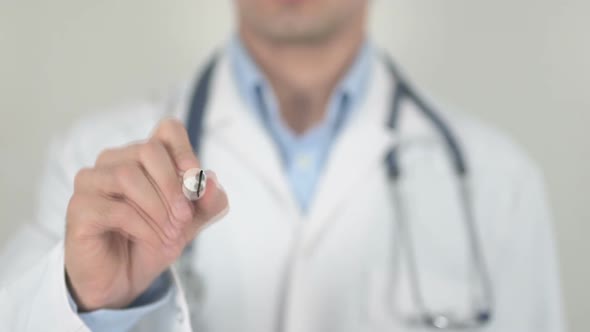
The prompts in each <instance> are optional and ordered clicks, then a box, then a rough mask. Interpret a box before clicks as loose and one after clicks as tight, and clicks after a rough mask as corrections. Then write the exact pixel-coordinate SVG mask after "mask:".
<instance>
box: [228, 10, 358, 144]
mask: <svg viewBox="0 0 590 332" xmlns="http://www.w3.org/2000/svg"><path fill="white" fill-rule="evenodd" d="M357 24H358V25H359V26H364V22H351V24H350V25H351V28H349V29H348V30H349V31H343V32H342V33H341V34H338V35H335V36H333V38H332V39H330V40H325V41H323V42H316V43H309V44H296V45H294V44H280V43H272V42H269V41H267V40H264V39H261V38H259V37H258V36H256V35H255V34H253V33H250V32H249V31H248V29H246V28H243V27H242V28H241V29H240V37H241V38H242V41H243V42H244V44H245V46H246V48H247V49H248V51H249V52H250V54H251V55H252V57H253V58H254V60H255V61H256V63H257V65H258V66H259V67H260V68H261V70H262V71H263V72H264V73H265V75H266V76H267V78H268V79H269V81H270V84H271V85H272V88H273V91H274V92H275V94H276V97H277V99H278V103H279V107H280V111H281V116H282V118H283V120H284V121H285V122H286V123H287V125H288V126H289V127H290V128H291V129H292V130H293V131H294V132H295V133H297V134H302V133H304V132H305V131H306V130H308V129H310V128H311V127H313V126H314V125H316V124H317V123H319V122H321V121H322V120H323V118H324V116H325V113H326V109H327V105H328V102H329V99H330V96H331V94H332V91H333V90H334V88H335V86H336V84H337V83H338V81H339V80H340V79H341V78H342V77H343V76H344V75H345V74H346V71H347V69H348V68H349V67H350V65H351V64H352V62H353V61H354V59H355V56H356V55H357V53H358V51H359V50H360V48H361V46H362V43H363V41H364V38H365V32H364V30H363V29H360V28H358V27H355V25H357Z"/></svg>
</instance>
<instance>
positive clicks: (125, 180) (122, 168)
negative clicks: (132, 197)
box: [113, 164, 141, 188]
mask: <svg viewBox="0 0 590 332" xmlns="http://www.w3.org/2000/svg"><path fill="white" fill-rule="evenodd" d="M139 172H141V171H140V170H139V168H138V167H137V166H135V165H131V164H124V165H119V166H117V167H116V168H115V169H114V174H113V175H114V180H115V183H116V184H117V186H118V187H121V188H127V186H129V185H132V184H133V183H135V181H137V177H138V174H139Z"/></svg>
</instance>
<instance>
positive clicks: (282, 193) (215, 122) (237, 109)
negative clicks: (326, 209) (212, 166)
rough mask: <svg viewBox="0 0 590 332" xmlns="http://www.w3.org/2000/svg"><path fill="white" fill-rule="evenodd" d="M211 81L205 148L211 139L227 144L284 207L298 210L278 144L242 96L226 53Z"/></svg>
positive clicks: (205, 129) (244, 165)
mask: <svg viewBox="0 0 590 332" xmlns="http://www.w3.org/2000/svg"><path fill="white" fill-rule="evenodd" d="M211 84H212V85H211V87H212V89H211V90H210V91H211V92H210V93H211V95H210V97H209V98H210V99H209V105H208V108H207V112H206V118H205V128H204V133H203V134H204V135H205V139H206V141H205V142H204V144H203V149H204V150H205V149H207V146H208V144H207V140H214V141H216V142H218V143H219V144H223V145H225V146H227V148H228V149H229V150H231V153H233V154H235V155H236V156H239V159H240V160H241V161H242V162H243V167H248V168H251V169H252V171H253V173H254V174H256V175H257V176H258V177H260V179H261V183H263V184H264V185H266V186H268V188H269V189H270V190H271V191H272V192H273V194H274V196H275V197H276V198H277V199H278V201H279V204H281V205H282V206H281V208H283V209H284V208H288V209H296V205H295V202H294V198H293V197H292V195H291V192H290V190H289V186H288V183H287V180H286V177H285V176H284V174H283V171H282V165H281V160H280V155H279V153H278V151H277V147H276V146H275V144H274V143H273V141H272V139H271V137H270V136H269V135H267V131H266V130H265V128H264V127H263V125H262V123H261V122H260V121H258V119H256V118H255V116H254V115H253V114H254V113H253V112H251V110H249V109H248V106H247V104H246V103H245V102H244V101H243V98H242V97H241V96H240V95H239V92H238V90H237V87H236V84H235V82H234V79H233V75H232V73H231V68H230V66H229V62H228V59H227V57H226V56H222V57H221V58H220V61H219V63H218V65H217V67H216V69H215V73H214V76H213V80H212V82H211ZM204 162H205V165H206V160H205V161H204ZM241 166H242V165H241ZM291 212H293V211H291Z"/></svg>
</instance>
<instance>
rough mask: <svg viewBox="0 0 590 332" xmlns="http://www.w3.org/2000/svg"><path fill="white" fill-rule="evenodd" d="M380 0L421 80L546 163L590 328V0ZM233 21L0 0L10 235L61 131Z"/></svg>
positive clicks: (221, 0)
mask: <svg viewBox="0 0 590 332" xmlns="http://www.w3.org/2000/svg"><path fill="white" fill-rule="evenodd" d="M373 2H374V4H373V15H372V22H371V31H372V33H373V36H374V39H375V40H376V41H378V42H379V43H380V44H381V45H383V46H384V47H386V48H388V49H389V50H391V52H392V53H393V54H394V55H395V57H396V58H397V59H398V61H399V62H401V63H402V64H403V65H404V67H405V69H406V71H407V72H409V73H410V76H412V77H413V78H414V80H415V81H416V82H417V83H418V85H420V86H421V87H422V88H424V89H426V90H427V91H428V92H429V93H430V94H431V95H434V96H438V97H440V98H442V99H444V100H445V101H446V102H447V103H450V104H453V105H455V106H458V107H459V108H461V109H463V110H466V111H467V112H470V113H472V114H474V115H476V116H478V117H480V118H481V119H484V120H487V121H488V122H490V123H492V124H494V125H495V126H496V127H499V128H500V129H502V130H504V131H506V132H508V133H509V134H511V135H512V136H513V137H514V138H515V139H516V140H517V141H518V142H520V143H521V144H522V145H524V146H525V148H526V149H527V150H528V151H529V152H530V154H531V156H532V157H533V158H534V159H535V160H536V161H538V162H539V163H540V164H541V165H542V167H543V169H544V170H545V174H546V177H547V182H548V189H549V196H550V199H551V203H552V205H553V207H554V211H555V228H556V233H557V238H558V244H559V250H560V258H561V268H562V276H563V285H564V290H565V297H566V302H567V308H566V309H567V312H568V318H569V319H568V320H569V322H570V327H571V330H572V331H588V330H590V324H589V323H588V321H589V320H588V316H587V314H589V313H590V310H589V308H590V305H589V304H588V302H589V301H590V297H589V294H590V291H589V287H588V283H589V282H590V264H589V263H588V254H589V253H590V244H589V242H588V241H586V239H587V237H588V234H589V233H590V200H589V198H590V189H589V188H590V177H589V175H588V173H589V172H590V134H589V133H588V130H587V127H588V126H589V124H590V96H589V94H588V88H589V87H590V37H589V36H588V32H589V31H590V2H588V1H584V0H552V1H549V0H497V1H473V0H446V1H441V0H375V1H373ZM232 22H233V18H232V3H231V1H230V0H217V1H213V0H210V1H205V0H168V1H154V0H126V1H114V0H109V1H83V0H52V1H41V0H24V1H17V0H0V112H1V115H0V202H1V203H0V242H1V241H3V240H5V239H6V238H8V237H9V236H10V234H11V232H13V231H14V230H15V228H16V226H17V225H18V224H19V223H22V222H24V221H26V220H28V219H30V218H31V216H32V215H33V213H34V197H35V187H36V183H37V181H38V177H39V172H40V170H41V169H42V167H43V158H44V157H43V153H44V150H45V147H46V144H47V141H48V139H49V138H50V137H52V136H54V135H55V134H57V133H59V132H60V131H61V130H63V129H65V128H67V127H68V126H69V125H71V123H72V122H73V121H74V120H75V119H76V118H79V117H80V116H82V115H83V114H85V113H88V112H94V111H96V110H100V109H104V108H105V107H108V106H111V105H114V104H116V103H117V102H118V101H122V100H124V99H128V98H130V97H138V96H142V95H146V94H147V93H149V92H153V91H158V90H162V89H165V88H167V87H169V86H171V85H172V84H174V83H176V82H178V81H180V80H184V79H187V78H189V77H190V75H191V73H193V71H194V70H195V68H197V65H198V64H199V63H200V61H201V60H202V59H203V58H204V57H205V56H206V55H207V54H209V52H210V50H211V49H212V48H213V47H215V46H216V45H219V44H220V42H221V41H223V40H225V39H227V37H228V35H229V33H230V32H231V31H232V28H233V23H232ZM2 268H6V267H2Z"/></svg>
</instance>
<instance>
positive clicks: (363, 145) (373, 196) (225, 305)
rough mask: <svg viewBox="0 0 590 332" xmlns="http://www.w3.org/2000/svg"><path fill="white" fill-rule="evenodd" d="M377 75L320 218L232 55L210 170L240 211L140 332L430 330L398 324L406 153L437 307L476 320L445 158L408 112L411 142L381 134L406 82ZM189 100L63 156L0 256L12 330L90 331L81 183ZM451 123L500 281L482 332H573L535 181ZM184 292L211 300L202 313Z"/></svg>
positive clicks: (408, 191)
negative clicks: (76, 225)
mask: <svg viewBox="0 0 590 332" xmlns="http://www.w3.org/2000/svg"><path fill="white" fill-rule="evenodd" d="M371 70H372V71H373V75H372V81H371V83H370V84H371V85H370V87H369V89H368V91H369V93H368V96H367V97H366V98H365V100H364V101H363V102H362V103H361V105H359V106H358V107H359V109H358V110H357V111H355V112H354V113H353V116H352V118H350V121H349V122H348V123H347V125H346V126H345V128H344V131H343V132H342V133H341V135H340V136H339V138H338V140H337V142H336V143H335V145H334V146H333V149H332V152H331V154H330V156H329V160H328V162H327V165H326V168H325V171H324V173H323V174H324V175H323V177H322V178H321V180H320V183H319V186H318V187H317V188H318V190H317V192H316V193H315V196H314V199H313V204H312V206H311V208H310V211H309V213H308V214H307V215H301V214H300V212H299V209H298V205H297V203H296V201H295V199H294V197H293V195H292V193H291V191H290V188H289V185H288V182H287V181H286V179H285V176H284V175H283V173H282V171H281V161H280V159H279V155H278V154H277V151H276V148H275V146H274V145H273V142H272V140H271V138H270V137H269V135H267V133H266V132H265V130H264V129H263V127H262V126H261V125H260V123H259V122H258V121H257V119H256V118H254V117H253V116H252V114H253V113H252V112H251V111H249V110H247V109H246V105H245V104H244V102H243V100H242V99H241V98H240V97H239V95H238V92H237V90H236V87H235V83H234V82H233V81H232V76H231V73H230V68H229V66H228V61H227V58H226V57H222V59H221V61H220V64H219V65H218V67H217V71H216V72H215V75H214V80H213V82H212V84H213V90H212V91H213V92H212V95H211V98H210V102H209V107H208V110H207V116H206V119H205V131H204V141H203V151H202V154H201V156H200V157H201V158H202V159H203V161H204V164H205V166H206V167H207V168H211V169H213V170H215V171H216V172H217V174H218V177H219V179H220V180H221V183H222V185H223V186H224V187H225V189H226V191H227V193H228V195H229V198H230V205H231V209H230V212H229V214H228V215H227V217H225V218H224V219H223V220H222V221H220V222H218V223H217V224H215V225H213V226H211V227H210V228H208V229H207V230H205V231H204V232H203V233H202V234H201V235H199V237H198V238H197V240H196V255H195V257H194V259H193V262H192V264H193V266H194V268H195V271H197V273H198V275H199V278H198V279H197V280H193V281H192V282H190V283H189V282H185V284H184V285H181V282H180V281H179V279H178V274H177V273H174V276H175V281H174V296H173V299H172V300H171V301H170V303H168V304H167V305H165V306H164V307H163V308H161V309H158V310H157V311H156V312H155V313H154V314H152V315H150V316H149V317H145V318H144V319H143V320H142V321H140V322H139V324H138V325H137V326H136V327H135V330H136V331H178V332H188V331H191V327H190V323H189V320H190V319H189V318H190V315H189V310H190V311H192V312H193V313H194V314H193V315H192V316H193V318H192V320H193V323H194V325H195V326H196V327H197V328H196V331H212V332H221V331H256V332H271V331H275V325H276V320H277V316H278V315H279V313H278V312H279V308H280V307H281V306H280V301H279V298H281V296H282V295H281V294H288V296H287V301H286V304H285V306H284V309H285V311H284V312H285V316H284V317H285V331H288V332H303V331H309V332H325V331H340V332H346V331H350V332H352V331H355V332H356V331H422V330H421V329H410V328H408V327H406V326H405V325H404V324H402V323H401V322H400V320H399V319H397V318H396V316H394V313H395V312H408V310H410V309H412V301H411V299H410V296H409V294H408V291H407V288H408V287H407V277H404V275H405V273H402V276H401V277H400V279H399V280H400V285H401V286H400V287H397V288H392V287H390V285H391V278H392V275H393V274H392V271H398V272H399V271H400V270H403V269H400V268H398V266H399V265H395V266H394V264H393V263H392V262H393V260H392V254H393V251H394V250H393V248H394V246H395V243H394V242H395V240H394V237H395V232H394V228H393V225H394V223H395V217H394V215H395V213H394V212H395V210H394V209H395V208H396V207H395V206H394V205H393V203H392V198H391V193H390V183H389V182H388V179H387V177H386V174H385V168H384V163H383V160H384V155H385V153H386V151H387V150H388V149H389V148H390V147H391V146H393V145H394V144H401V146H403V149H402V151H403V154H402V156H403V157H402V166H403V171H404V175H403V181H402V183H401V191H402V192H403V197H404V206H405V209H406V211H407V214H408V215H409V218H410V220H411V225H412V231H413V234H414V235H415V242H416V247H417V258H418V264H419V266H420V276H421V280H422V283H423V288H424V294H425V297H426V301H427V303H428V304H429V306H430V307H432V308H433V309H437V310H445V309H448V308H451V309H452V308H464V307H466V305H465V303H466V302H467V301H466V297H467V295H468V294H470V292H468V291H467V290H468V288H467V287H466V285H467V284H468V283H467V282H468V278H466V275H467V274H468V271H469V267H470V264H467V261H468V257H469V256H468V255H467V248H466V243H465V233H464V232H465V229H464V227H463V224H462V219H461V218H460V216H461V213H460V207H459V205H458V202H459V200H458V189H457V186H456V181H455V177H454V175H453V173H452V172H451V169H450V164H449V162H448V156H447V154H446V152H445V151H446V150H445V148H444V146H443V145H441V143H440V139H439V138H438V134H437V133H436V132H434V131H433V130H432V128H431V127H430V125H429V123H428V122H427V121H425V120H424V119H423V118H421V116H420V113H419V112H417V111H416V108H415V107H416V106H415V105H413V104H412V103H410V102H406V103H405V104H404V105H402V118H401V121H402V122H401V129H400V132H399V133H397V134H396V135H393V134H392V133H391V132H390V131H388V130H387V129H386V128H385V125H384V123H385V119H386V117H387V115H388V110H389V109H388V107H389V100H390V92H391V91H392V88H391V87H392V84H393V83H394V82H393V81H392V78H391V77H390V76H389V74H388V73H387V71H386V69H385V67H384V65H383V64H382V63H381V62H380V60H378V59H375V61H374V64H373V65H372V69H371ZM192 89H193V85H192V84H187V85H186V87H184V88H182V89H180V90H179V91H178V92H177V93H175V94H173V95H172V96H168V97H167V98H158V99H157V100H152V101H145V102H141V103H135V104H129V105H127V106H125V107H122V108H120V109H117V110H115V111H113V112H111V113H106V114H105V113H101V114H100V115H97V116H96V117H93V118H90V119H87V120H86V121H83V122H81V123H80V124H79V125H78V126H77V127H75V128H74V129H73V130H72V131H71V132H70V133H69V134H68V135H66V137H65V140H64V141H61V142H59V143H57V144H56V145H55V146H54V149H53V150H51V151H52V152H51V153H50V155H49V159H50V162H49V164H48V167H47V171H46V173H45V175H44V180H43V183H42V189H41V202H40V209H39V215H38V220H37V221H36V222H35V223H33V224H31V225H28V226H24V228H23V230H22V231H21V232H20V233H19V234H17V235H15V237H13V239H12V240H11V242H10V243H9V244H8V245H7V247H6V248H5V249H4V251H3V255H2V257H1V259H2V260H1V262H0V263H2V265H1V266H2V273H1V281H0V282H1V284H0V286H1V288H0V331H88V328H87V327H85V326H84V325H83V322H82V321H81V320H80V319H79V318H78V316H77V315H76V314H75V313H74V312H72V311H71V310H70V306H69V305H68V302H67V297H66V288H65V287H66V286H65V283H64V266H63V241H62V237H63V233H64V232H63V230H64V219H65V211H66V207H67V204H68V199H69V197H70V195H71V192H72V179H73V177H74V175H75V173H76V172H77V170H78V169H80V168H81V167H84V166H90V165H93V163H94V160H95V158H96V156H97V154H98V153H99V151H101V150H102V149H104V148H106V147H111V146H117V145H122V144H125V143H128V142H130V141H134V140H138V139H143V138H146V137H147V136H148V135H149V133H150V131H151V130H152V129H153V128H154V126H155V125H156V124H157V122H158V120H159V119H161V118H162V117H165V116H170V115H171V116H175V117H179V118H181V119H185V117H186V112H187V104H188V102H189V100H190V96H191V92H192ZM445 117H446V118H447V120H448V122H449V123H450V125H451V127H452V129H453V130H454V132H455V133H456V135H457V136H458V137H459V138H460V141H461V142H462V148H463V150H464V151H465V154H466V156H467V158H468V163H469V165H470V169H471V178H470V181H471V182H470V183H471V188H472V190H471V195H472V197H473V203H474V206H475V211H476V212H475V213H476V218H477V224H478V227H479V230H480V234H481V238H482V240H481V241H482V246H483V251H484V254H485V258H486V260H487V263H488V266H489V270H490V274H491V279H492V283H493V289H494V301H495V308H496V309H495V312H494V316H493V320H492V322H491V324H489V326H487V327H486V328H484V329H482V331H490V332H491V331H494V332H508V331H515V332H549V331H551V332H560V331H563V330H564V327H563V325H564V324H563V320H562V309H561V296H560V291H559V286H558V284H559V280H558V272H557V265H556V257H555V248H554V243H553V239H552V232H551V228H550V224H549V216H548V208H547V202H546V201H545V198H544V193H543V185H542V179H541V174H540V172H539V170H538V169H537V168H536V167H535V166H534V165H533V164H532V163H531V161H530V160H529V159H528V158H527V157H526V156H525V155H524V154H523V153H522V151H521V150H519V148H517V147H516V146H515V145H514V144H513V143H512V142H511V141H510V140H508V139H507V138H505V137H504V136H503V135H501V134H499V133H497V132H496V131H493V130H491V129H489V128H487V127H485V126H482V125H481V124H479V123H477V122H475V121H473V120H471V119H467V118H465V117H463V116H459V115H457V114H450V113H449V114H447V113H445ZM11 222H12V221H11ZM287 262H291V263H289V264H287ZM402 272H403V271H402ZM285 276H287V277H285ZM188 287H191V288H192V289H194V288H196V287H198V289H199V294H200V297H199V301H198V302H197V303H191V305H190V308H189V305H188V304H187V301H186V300H185V298H186V297H185V296H184V291H183V289H186V288H188ZM392 303H393V304H395V308H398V309H397V310H391V309H392Z"/></svg>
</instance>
